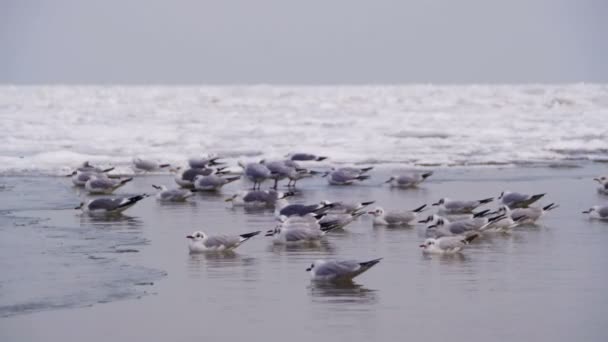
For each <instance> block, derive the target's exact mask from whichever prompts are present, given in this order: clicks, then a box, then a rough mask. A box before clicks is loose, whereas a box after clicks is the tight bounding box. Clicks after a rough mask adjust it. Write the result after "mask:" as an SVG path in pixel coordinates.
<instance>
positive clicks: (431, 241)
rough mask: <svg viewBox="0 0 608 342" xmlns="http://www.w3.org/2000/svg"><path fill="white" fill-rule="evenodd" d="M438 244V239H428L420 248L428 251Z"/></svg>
mask: <svg viewBox="0 0 608 342" xmlns="http://www.w3.org/2000/svg"><path fill="white" fill-rule="evenodd" d="M436 242H437V240H436V239H433V238H428V239H426V240H424V243H423V244H422V245H420V246H418V247H420V248H422V249H427V248H430V247H431V246H433V245H435V243H436Z"/></svg>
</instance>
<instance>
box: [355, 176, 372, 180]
mask: <svg viewBox="0 0 608 342" xmlns="http://www.w3.org/2000/svg"><path fill="white" fill-rule="evenodd" d="M369 177H370V176H369V175H361V176H359V177H357V178H356V179H357V180H360V181H362V180H366V179H368V178H369Z"/></svg>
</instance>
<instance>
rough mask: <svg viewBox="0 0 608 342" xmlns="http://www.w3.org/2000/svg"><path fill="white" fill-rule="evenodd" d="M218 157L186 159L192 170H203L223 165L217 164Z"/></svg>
mask: <svg viewBox="0 0 608 342" xmlns="http://www.w3.org/2000/svg"><path fill="white" fill-rule="evenodd" d="M218 159H220V157H207V158H196V157H195V158H190V159H188V165H190V167H191V168H193V169H204V168H207V167H209V166H216V165H223V164H224V163H220V162H218Z"/></svg>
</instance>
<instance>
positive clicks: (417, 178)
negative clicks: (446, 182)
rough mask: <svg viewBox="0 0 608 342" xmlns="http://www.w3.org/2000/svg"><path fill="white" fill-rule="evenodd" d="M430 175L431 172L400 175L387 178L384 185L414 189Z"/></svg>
mask: <svg viewBox="0 0 608 342" xmlns="http://www.w3.org/2000/svg"><path fill="white" fill-rule="evenodd" d="M432 174H433V172H432V171H430V172H425V173H420V172H412V173H402V174H400V175H396V176H391V178H389V179H388V180H387V181H386V182H385V183H390V184H391V186H394V187H398V188H414V187H416V186H418V184H420V183H422V182H423V181H424V180H425V179H427V178H428V177H430V176H431V175H432Z"/></svg>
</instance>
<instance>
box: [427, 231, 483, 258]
mask: <svg viewBox="0 0 608 342" xmlns="http://www.w3.org/2000/svg"><path fill="white" fill-rule="evenodd" d="M478 236H479V234H471V235H469V236H466V237H464V236H444V237H440V238H437V239H435V238H428V239H426V240H425V241H424V243H423V244H422V245H420V248H422V252H424V253H432V254H454V253H459V252H460V251H461V250H462V249H463V248H464V247H465V246H466V245H468V244H469V243H471V241H473V240H475V239H476V238H477V237H478Z"/></svg>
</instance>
